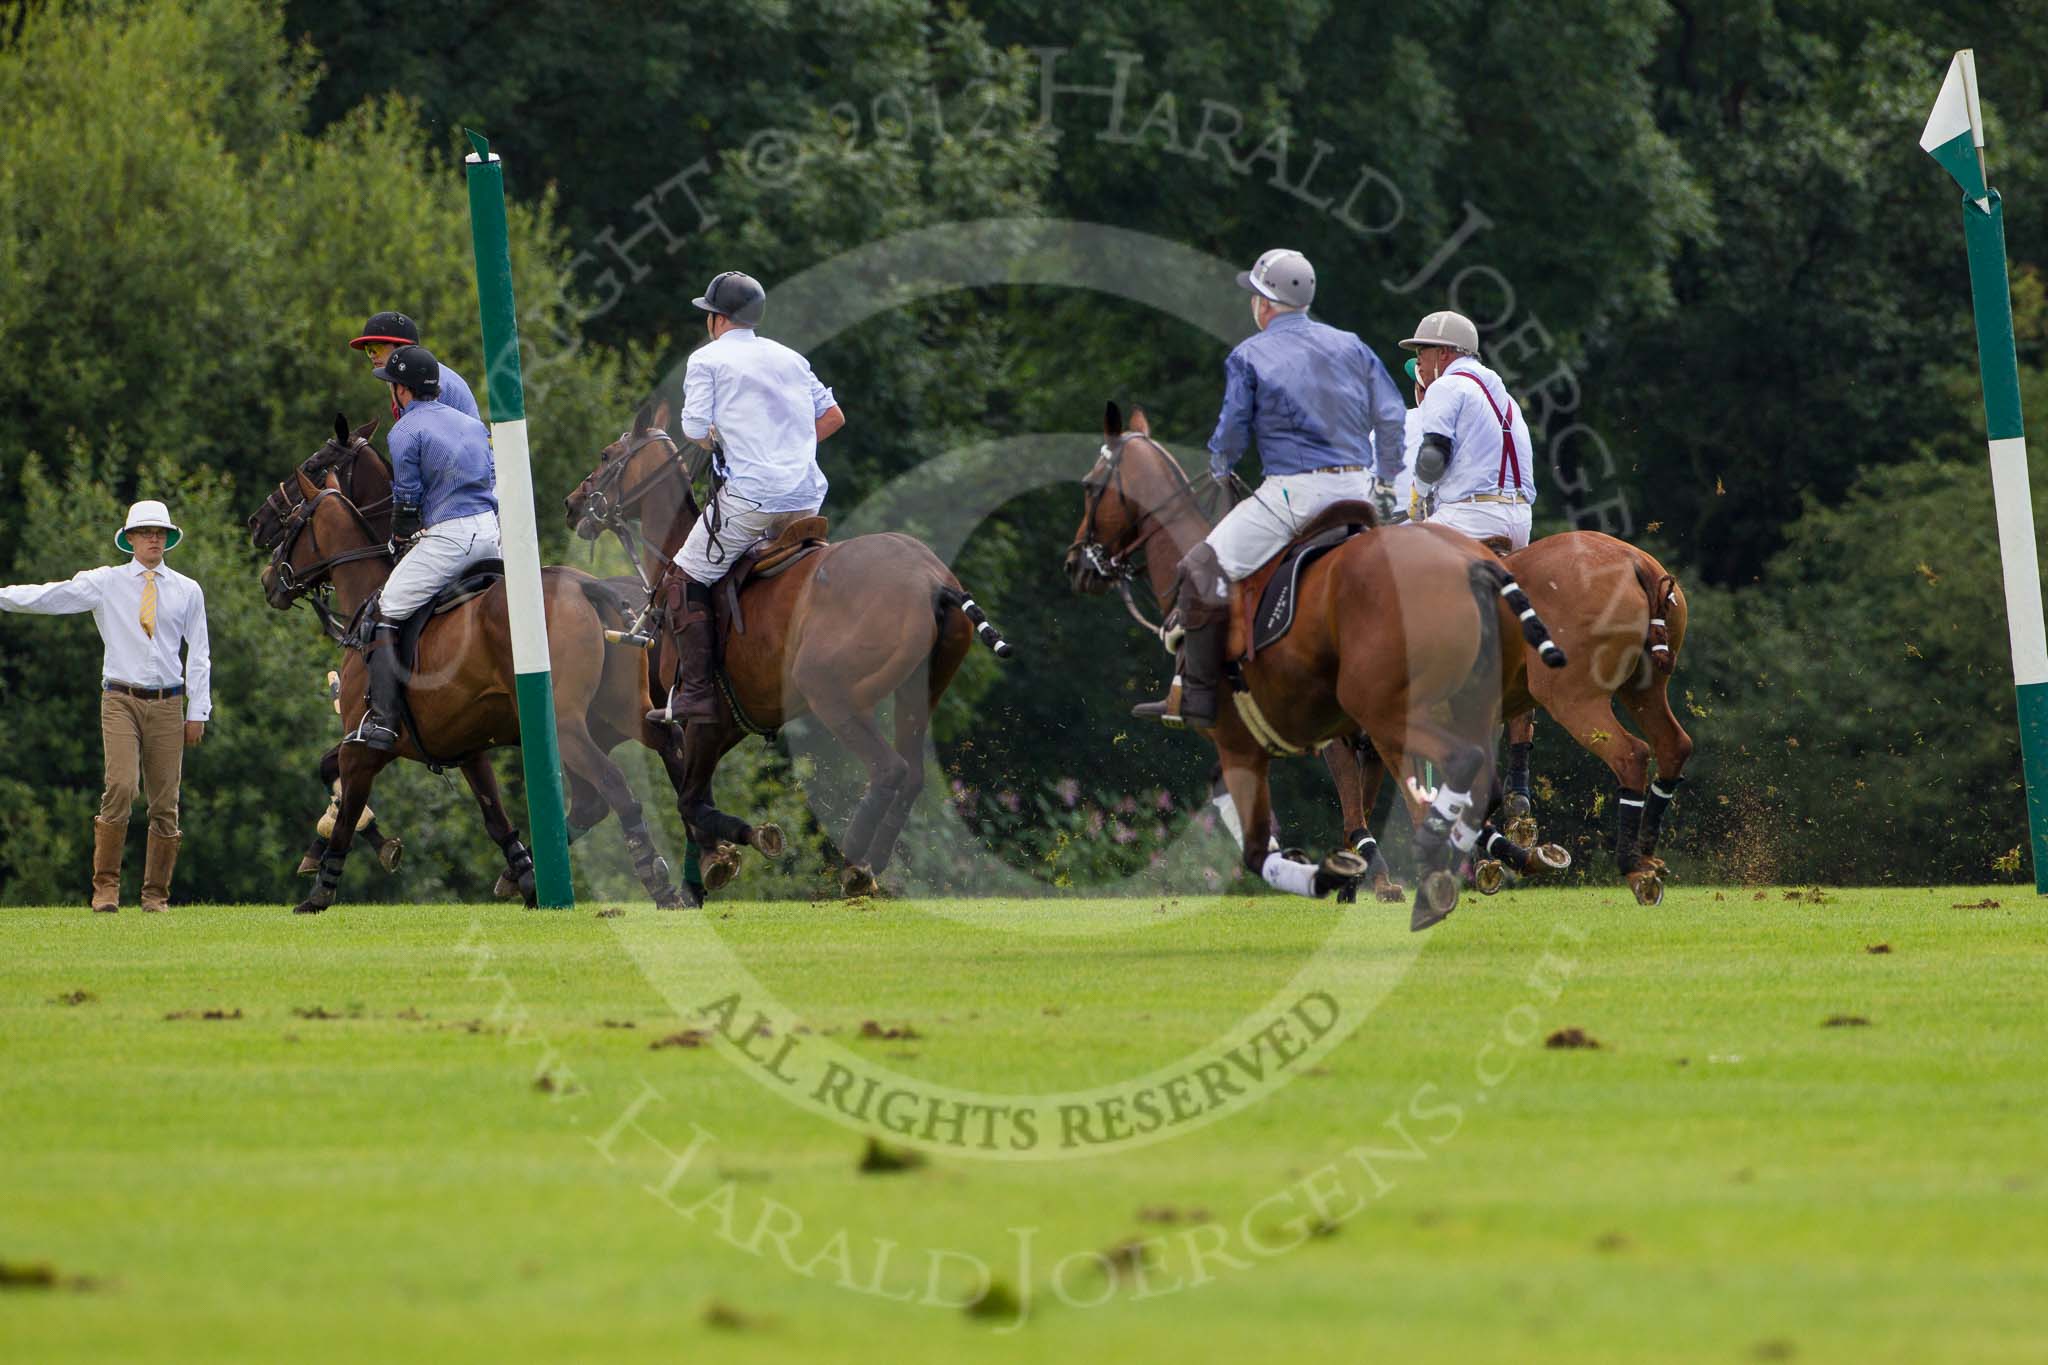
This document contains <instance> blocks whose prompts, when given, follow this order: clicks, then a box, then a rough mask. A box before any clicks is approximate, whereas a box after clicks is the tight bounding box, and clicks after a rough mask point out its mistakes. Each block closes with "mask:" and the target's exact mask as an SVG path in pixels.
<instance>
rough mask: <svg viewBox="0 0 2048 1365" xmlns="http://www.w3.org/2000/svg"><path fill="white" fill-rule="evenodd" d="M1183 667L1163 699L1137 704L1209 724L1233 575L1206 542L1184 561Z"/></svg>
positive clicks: (1167, 717)
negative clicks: (1227, 573) (1226, 572)
mask: <svg viewBox="0 0 2048 1365" xmlns="http://www.w3.org/2000/svg"><path fill="white" fill-rule="evenodd" d="M1179 605H1180V620H1181V625H1182V627H1183V631H1182V635H1181V642H1180V673H1179V675H1178V676H1177V677H1176V678H1175V679H1174V682H1175V689H1176V690H1177V692H1178V698H1177V700H1178V702H1179V706H1178V709H1176V707H1175V705H1174V703H1175V701H1176V696H1175V692H1174V691H1169V692H1168V693H1167V697H1166V700H1165V701H1163V702H1147V703H1145V704H1143V705H1141V706H1137V707H1133V708H1132V710H1131V714H1132V715H1133V716H1135V717H1137V718H1138V719H1140V720H1163V721H1165V722H1166V723H1167V724H1169V725H1175V724H1185V725H1192V726H1195V727H1197V728H1199V729H1208V728H1209V727H1211V726H1213V725H1215V724H1216V699H1217V694H1218V690H1219V688H1220V686H1221V684H1222V681H1223V651H1224V644H1225V640H1226V639H1227V637H1228V634H1229V631H1230V580H1229V579H1228V578H1226V577H1225V576H1224V573H1223V566H1222V565H1221V564H1220V563H1218V562H1217V559H1216V552H1215V550H1214V549H1213V548H1211V547H1210V546H1209V545H1208V544H1207V543H1206V542H1205V543H1203V544H1200V545H1197V546H1196V547H1195V548H1194V549H1192V550H1190V551H1188V553H1187V554H1186V556H1185V557H1183V558H1182V560H1181V565H1180V604H1179Z"/></svg>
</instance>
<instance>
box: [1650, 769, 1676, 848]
mask: <svg viewBox="0 0 2048 1365" xmlns="http://www.w3.org/2000/svg"><path fill="white" fill-rule="evenodd" d="M1684 783H1685V779H1684V778H1682V777H1674V778H1672V779H1670V780H1669V781H1665V780H1664V779H1662V778H1659V779H1658V780H1657V781H1655V782H1652V783H1651V784H1650V794H1649V796H1648V798H1647V799H1646V800H1645V801H1644V803H1643V856H1644V857H1646V858H1647V857H1648V856H1650V855H1651V854H1652V853H1655V852H1656V851H1657V838H1658V836H1659V835H1661V834H1662V833H1663V832H1664V815H1665V812H1667V811H1669V810H1670V809H1671V803H1672V802H1673V801H1675V800H1677V799H1678V789H1679V787H1680V786H1682V785H1684Z"/></svg>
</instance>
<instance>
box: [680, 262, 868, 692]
mask: <svg viewBox="0 0 2048 1365" xmlns="http://www.w3.org/2000/svg"><path fill="white" fill-rule="evenodd" d="M690 302H691V303H693V304H695V305H696V306H697V307H698V308H700V309H702V310H703V312H704V314H705V318H704V330H705V332H706V334H707V335H708V336H709V337H710V338H711V340H710V341H709V342H708V343H707V344H705V345H703V346H700V347H698V348H697V349H696V350H695V351H692V352H691V353H690V362H689V366H688V368H687V369H686V370H685V371H684V375H683V411H682V417H681V426H682V428H683V436H684V438H685V439H687V440H690V441H693V442H695V443H696V444H697V445H699V446H703V447H705V448H706V449H709V450H711V451H712V460H713V466H712V468H713V472H714V474H715V475H716V476H717V479H718V492H717V494H716V495H715V496H714V497H713V498H712V502H711V506H710V507H709V508H708V509H706V512H705V515H703V516H701V517H699V518H698V519H697V524H696V525H695V526H694V527H692V528H691V530H690V535H689V538H688V539H687V540H685V541H684V542H683V548H682V550H681V552H680V553H678V554H677V555H676V558H675V568H674V569H673V570H672V571H671V572H673V573H675V574H679V575H680V576H681V577H682V580H683V609H682V611H681V613H680V615H679V616H678V618H677V620H676V621H675V641H676V653H677V665H676V673H677V676H676V679H675V682H674V684H673V686H671V687H670V689H669V695H668V704H667V705H665V706H660V707H656V708H655V709H654V710H652V711H649V712H648V713H647V718H648V719H649V720H651V721H654V722H656V723H658V724H670V723H688V722H690V721H704V722H707V723H715V722H716V721H717V720H718V718H719V712H718V692H717V689H716V685H715V684H714V682H713V679H712V675H713V672H714V669H715V666H716V654H717V641H716V640H715V638H714V634H713V626H712V619H711V590H712V589H713V588H715V587H716V586H717V585H718V581H719V580H720V579H721V578H723V577H725V575H726V572H727V571H728V570H730V569H731V568H732V566H733V563H734V561H735V560H737V559H738V558H739V557H740V554H741V552H742V551H744V550H745V549H746V548H747V547H748V546H749V545H752V544H753V543H754V542H755V541H757V540H763V539H772V538H773V537H774V536H776V535H777V534H779V533H780V532H781V531H782V530H783V528H784V527H786V526H788V525H789V524H790V523H792V522H794V521H796V520H797V519H798V518H800V517H808V516H815V515H817V511H818V508H819V507H820V506H821V505H823V503H824V501H825V489H826V483H825V473H824V471H823V470H821V469H820V468H818V443H819V442H820V441H822V440H824V439H825V438H826V437H828V436H830V435H831V434H832V433H833V432H835V431H837V430H839V429H840V428H841V427H843V426H845V425H846V414H845V413H843V412H841V411H840V410H839V403H838V400H837V399H835V398H834V397H833V395H832V390H830V389H828V388H826V387H825V386H824V385H823V384H821V383H819V382H818V377H817V376H816V375H815V374H813V373H811V363H810V362H809V361H808V360H806V359H804V358H803V357H802V356H801V355H799V354H797V353H796V352H795V351H792V350H791V349H790V348H789V347H787V346H784V345H783V344H781V343H780V342H776V341H770V340H769V339H768V338H766V337H764V336H760V335H757V334H756V333H755V331H754V328H755V326H756V325H757V324H758V323H759V322H760V321H761V315H762V313H763V312H764V311H766V309H767V306H768V294H767V291H766V290H764V289H762V288H761V285H760V283H759V282H758V281H757V280H755V279H754V277H753V276H751V275H746V274H742V273H741V272H740V271H737V270H728V271H725V272H723V273H721V274H719V275H716V276H714V277H713V278H712V280H711V283H710V284H708V285H706V286H705V288H704V293H703V296H702V297H700V298H695V299H692V300H690ZM714 442H715V443H716V444H714Z"/></svg>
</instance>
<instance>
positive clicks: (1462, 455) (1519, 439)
mask: <svg viewBox="0 0 2048 1365" xmlns="http://www.w3.org/2000/svg"><path fill="white" fill-rule="evenodd" d="M1466 375H1470V376H1472V377H1473V378H1476V379H1477V380H1478V381H1479V383H1476V384H1475V383H1474V382H1473V380H1472V378H1464V377H1463V376H1466ZM1482 384H1483V385H1484V386H1485V390H1486V391H1485V393H1484V394H1483V395H1482V394H1481V393H1480V386H1481V385H1482ZM1489 400H1491V403H1490V405H1489ZM1497 410H1498V411H1502V412H1505V413H1507V414H1508V418H1509V420H1510V421H1511V422H1512V423H1513V431H1514V435H1515V459H1514V460H1513V461H1510V462H1508V464H1507V466H1506V472H1505V474H1503V469H1502V462H1501V444H1502V442H1501V428H1500V419H1499V418H1498V417H1496V416H1495V415H1494V414H1495V412H1496V411H1497ZM1417 411H1418V412H1420V413H1421V414H1422V431H1423V434H1424V435H1428V436H1448V437H1450V438H1451V463H1450V467H1449V468H1448V469H1446V470H1445V471H1444V476H1443V478H1442V479H1441V480H1440V481H1438V483H1437V486H1436V500H1437V504H1438V505H1439V506H1442V505H1444V504H1447V503H1453V502H1463V501H1464V500H1465V499H1467V498H1471V497H1476V496H1478V495H1479V494H1481V493H1501V494H1512V493H1514V492H1515V491H1516V479H1515V469H1516V466H1517V464H1519V466H1520V472H1521V481H1520V489H1521V494H1522V497H1523V498H1524V499H1525V500H1526V501H1528V502H1530V503H1534V502H1535V501H1536V470H1535V466H1534V464H1533V463H1532V462H1531V456H1532V454H1533V451H1532V445H1533V443H1532V442H1531V441H1530V439H1529V424H1528V423H1527V422H1525V421H1523V420H1522V408H1521V405H1520V404H1519V403H1517V402H1515V400H1514V398H1513V397H1511V396H1510V395H1509V393H1508V390H1507V385H1505V384H1503V383H1502V382H1501V379H1500V376H1499V375H1497V374H1495V373H1494V372H1493V371H1492V370H1489V369H1487V368H1486V366H1484V365H1482V364H1480V363H1479V362H1478V361H1477V360H1474V359H1473V358H1472V357H1471V356H1459V357H1458V358H1457V359H1456V360H1454V361H1452V362H1451V363H1450V364H1449V365H1447V366H1445V367H1444V372H1443V373H1442V374H1440V375H1438V376H1437V377H1436V379H1435V380H1434V381H1433V382H1432V383H1431V384H1430V386H1429V391H1428V392H1427V393H1425V394H1423V396H1422V406H1421V407H1420V408H1418V409H1417Z"/></svg>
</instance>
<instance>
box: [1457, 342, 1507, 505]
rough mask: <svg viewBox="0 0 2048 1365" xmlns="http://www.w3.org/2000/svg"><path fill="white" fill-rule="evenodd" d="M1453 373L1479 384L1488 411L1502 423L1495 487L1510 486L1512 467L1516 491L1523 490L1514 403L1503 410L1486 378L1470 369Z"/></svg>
mask: <svg viewBox="0 0 2048 1365" xmlns="http://www.w3.org/2000/svg"><path fill="white" fill-rule="evenodd" d="M1451 373H1453V374H1455V375H1456V376H1457V377H1458V378H1460V379H1469V380H1471V381H1472V382H1473V383H1475V384H1477V385H1478V386H1479V396H1480V397H1481V398H1484V399H1485V400H1486V409H1487V411H1488V412H1491V413H1492V414H1493V420H1494V421H1496V422H1498V423H1500V473H1499V475H1498V476H1497V477H1496V478H1495V479H1494V487H1496V488H1506V487H1507V486H1508V471H1509V470H1511V469H1512V470H1513V471H1514V475H1515V491H1516V492H1517V493H1519V492H1521V491H1522V457H1521V456H1520V455H1518V454H1516V453H1515V411H1514V405H1513V404H1512V403H1510V404H1509V406H1508V410H1507V411H1506V412H1502V411H1501V410H1500V409H1499V408H1497V407H1495V406H1494V405H1493V395H1492V394H1490V393H1488V392H1487V391H1486V381H1485V380H1484V379H1481V378H1480V377H1479V376H1478V375H1476V374H1474V373H1472V371H1470V370H1453V371H1451Z"/></svg>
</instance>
